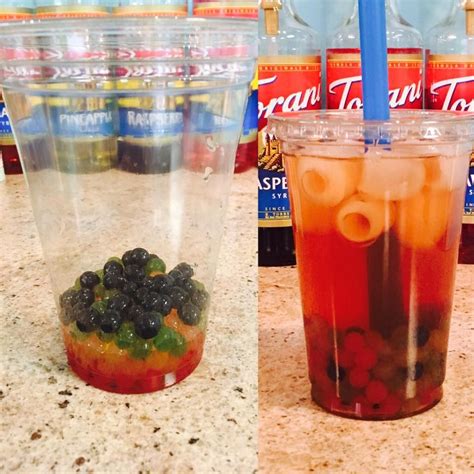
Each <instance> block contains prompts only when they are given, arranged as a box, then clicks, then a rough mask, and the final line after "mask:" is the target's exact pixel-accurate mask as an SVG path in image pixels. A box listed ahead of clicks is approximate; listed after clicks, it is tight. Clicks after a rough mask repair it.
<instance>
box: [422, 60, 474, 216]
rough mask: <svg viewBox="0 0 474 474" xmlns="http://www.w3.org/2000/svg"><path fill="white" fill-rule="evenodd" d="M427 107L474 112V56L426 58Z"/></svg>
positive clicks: (468, 212)
mask: <svg viewBox="0 0 474 474" xmlns="http://www.w3.org/2000/svg"><path fill="white" fill-rule="evenodd" d="M426 106H427V108H429V109H435V110H450V111H455V112H474V55H456V54H446V55H436V54H429V55H428V66H427V69H426ZM463 223H465V224H474V152H473V153H472V155H471V165H470V167H469V176H468V180H467V189H466V203H465V206H464V219H463Z"/></svg>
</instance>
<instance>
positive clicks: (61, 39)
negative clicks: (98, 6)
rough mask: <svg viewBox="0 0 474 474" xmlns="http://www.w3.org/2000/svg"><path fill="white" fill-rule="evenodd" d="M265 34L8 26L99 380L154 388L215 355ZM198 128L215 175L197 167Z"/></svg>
mask: <svg viewBox="0 0 474 474" xmlns="http://www.w3.org/2000/svg"><path fill="white" fill-rule="evenodd" d="M256 37H257V31H256V25H255V24H253V23H252V22H248V21H224V20H193V19H158V18H121V19H107V18H104V19H97V20H87V21H85V20H68V21H61V22H54V21H44V22H40V23H33V24H28V25H26V24H25V25H23V24H22V25H15V26H14V27H13V26H1V27H0V38H1V44H2V47H1V49H0V85H1V87H2V88H3V91H4V96H5V99H6V103H7V107H8V111H9V115H10V118H11V122H12V125H13V130H14V133H15V136H16V140H17V143H18V146H19V150H20V154H21V159H22V164H23V169H24V170H25V175H26V179H27V181H28V185H29V192H30V195H31V203H32V207H33V211H34V216H35V220H36V224H37V227H38V231H39V236H40V239H41V243H42V247H43V253H44V257H45V260H46V263H47V266H48V269H49V273H50V276H51V281H52V287H53V292H54V296H55V299H56V304H57V308H58V312H59V316H60V321H61V331H62V334H63V336H64V342H65V346H66V352H67V358H68V361H69V364H70V366H71V368H72V370H73V371H74V372H76V374H78V375H79V377H81V378H82V379H84V380H85V381H87V382H88V383H90V384H91V385H94V386H96V387H99V388H101V389H104V390H109V391H114V392H121V393H143V392H150V391H155V390H159V389H162V388H165V387H168V386H170V385H173V384H175V383H177V382H179V381H180V380H182V379H184V378H185V377H187V376H188V375H189V374H191V372H192V371H193V370H194V369H195V368H196V367H197V365H198V364H199V361H200V360H201V357H202V353H203V347H204V339H205V332H206V323H207V315H208V311H209V305H210V294H211V291H212V285H213V279H214V276H215V269H216V264H217V262H218V255H219V245H220V240H221V236H222V231H223V220H224V217H225V210H226V205H227V200H228V195H229V189H230V183H231V179H232V174H233V169H234V159H235V152H236V148H237V144H238V140H239V135H240V130H241V127H242V118H243V112H244V107H245V102H246V98H247V92H248V87H249V82H250V80H251V79H252V75H253V72H254V67H255V59H256V55H257V42H256ZM236 45H238V46H239V47H238V48H236V47H235V46H236ZM124 46H126V48H125V47H124ZM216 47H220V51H222V54H220V55H218V56H216V54H215V49H216ZM209 51H212V54H209ZM12 52H13V53H12ZM230 52H231V53H230ZM195 96H199V97H207V99H208V100H207V101H206V102H202V101H199V100H193V98H194V97H195ZM210 110H211V111H212V113H210ZM210 116H212V118H213V121H212V124H211V125H210V124H209V122H208V121H207V119H204V118H202V117H205V118H208V117H210ZM191 121H192V123H191ZM191 133H192V135H193V141H198V137H199V135H202V137H201V138H202V139H201V140H200V142H202V143H206V142H207V143H212V146H209V147H208V148H207V149H206V150H205V151H206V153H207V154H208V156H209V159H208V160H207V162H206V166H197V167H193V168H192V169H191V168H190V167H188V166H185V164H186V161H187V159H186V153H187V152H188V150H189V144H188V143H189V135H190V134H191Z"/></svg>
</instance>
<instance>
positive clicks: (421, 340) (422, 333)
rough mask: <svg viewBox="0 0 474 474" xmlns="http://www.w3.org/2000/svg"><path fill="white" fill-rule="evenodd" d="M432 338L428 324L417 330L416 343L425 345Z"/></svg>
mask: <svg viewBox="0 0 474 474" xmlns="http://www.w3.org/2000/svg"><path fill="white" fill-rule="evenodd" d="M429 338H430V331H429V329H428V328H427V327H426V326H420V327H419V328H418V330H417V331H416V345H417V346H418V347H423V346H424V345H425V344H426V343H427V342H428V339H429Z"/></svg>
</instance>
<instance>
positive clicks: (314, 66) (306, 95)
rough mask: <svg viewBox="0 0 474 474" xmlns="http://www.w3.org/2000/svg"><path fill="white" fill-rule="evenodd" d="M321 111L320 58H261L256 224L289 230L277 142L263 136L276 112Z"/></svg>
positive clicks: (282, 172) (287, 204)
mask: <svg viewBox="0 0 474 474" xmlns="http://www.w3.org/2000/svg"><path fill="white" fill-rule="evenodd" d="M320 108H321V57H320V56H313V57H311V56H309V57H305V56H303V57H299V56H279V57H261V58H259V65H258V131H259V134H258V146H259V148H258V150H259V152H258V180H259V185H258V225H259V227H273V228H276V227H291V215H290V203H289V199H288V185H287V181H286V176H285V172H284V168H283V158H282V154H281V152H280V144H279V142H278V140H277V139H276V138H275V137H274V136H272V135H270V134H268V133H267V123H268V117H270V115H272V114H273V113H276V112H297V111H299V110H317V109H320Z"/></svg>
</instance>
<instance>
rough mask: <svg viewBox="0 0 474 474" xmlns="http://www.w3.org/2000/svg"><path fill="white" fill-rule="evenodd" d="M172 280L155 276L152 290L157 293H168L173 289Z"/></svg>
mask: <svg viewBox="0 0 474 474" xmlns="http://www.w3.org/2000/svg"><path fill="white" fill-rule="evenodd" d="M173 284H174V280H173V279H172V278H171V277H169V276H168V275H157V276H155V277H153V290H155V291H156V292H158V293H168V292H169V291H170V290H171V288H172V287H173Z"/></svg>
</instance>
